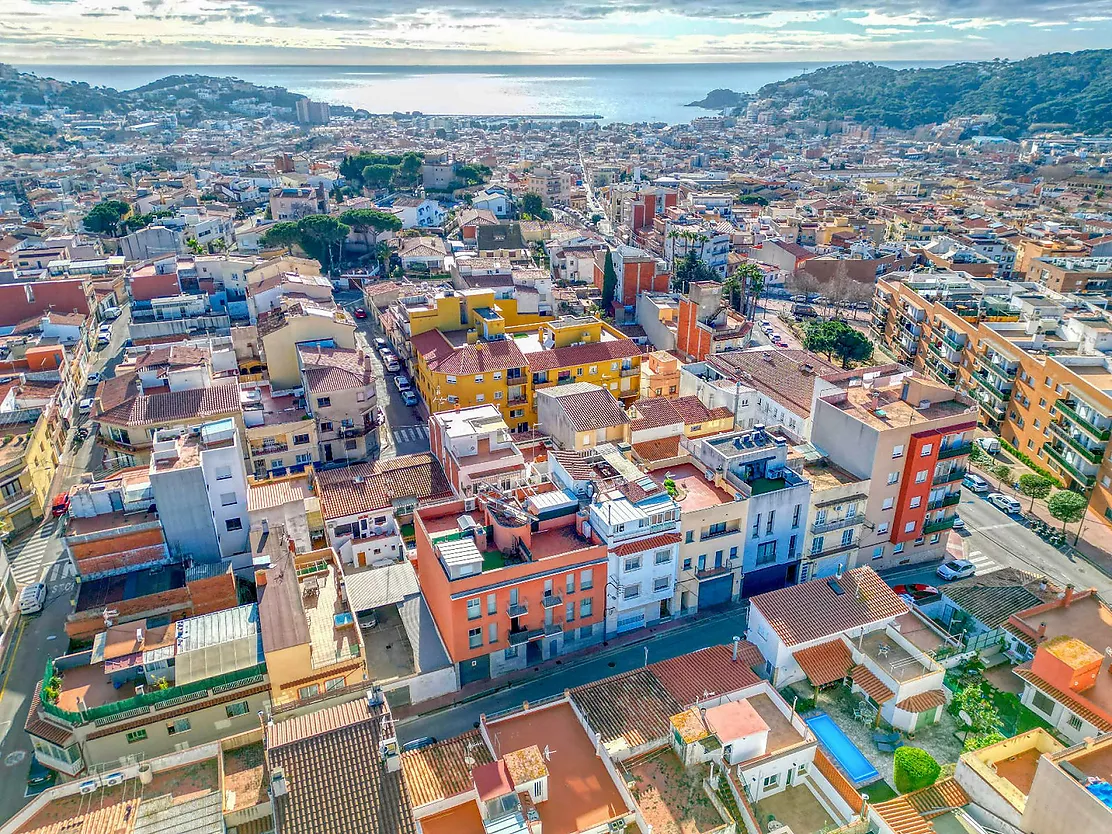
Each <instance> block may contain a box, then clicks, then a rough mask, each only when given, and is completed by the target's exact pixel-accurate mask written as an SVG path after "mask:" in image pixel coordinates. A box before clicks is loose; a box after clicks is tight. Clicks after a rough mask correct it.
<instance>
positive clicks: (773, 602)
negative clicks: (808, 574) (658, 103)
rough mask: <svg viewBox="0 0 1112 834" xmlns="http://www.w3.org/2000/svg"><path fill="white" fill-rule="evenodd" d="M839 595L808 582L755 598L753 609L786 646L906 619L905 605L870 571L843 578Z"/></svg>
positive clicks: (824, 583) (822, 583)
mask: <svg viewBox="0 0 1112 834" xmlns="http://www.w3.org/2000/svg"><path fill="white" fill-rule="evenodd" d="M837 584H838V585H839V586H840V587H841V589H842V590H843V591H844V593H842V594H838V593H837V592H836V591H835V590H834V588H833V586H832V585H831V582H830V581H829V580H827V579H812V580H811V581H809V582H804V583H802V584H800V585H789V586H788V587H786V588H780V589H778V590H775V591H769V592H768V593H764V594H758V595H757V596H755V597H753V598H752V599H751V600H750V601H749V603H750V605H752V606H754V607H756V608H757V609H758V610H759V611H760V612H761V614H762V615H763V616H764V618H765V619H766V620H767V621H768V624H769V625H771V626H772V628H773V629H774V630H775V631H776V633H777V635H779V637H780V639H781V640H782V641H783V642H784V643H785V645H788V646H797V645H799V644H800V643H809V642H811V641H812V640H821V639H822V638H823V637H830V636H833V635H835V634H841V633H842V632H844V631H848V630H849V629H851V628H857V627H859V626H863V625H867V624H869V623H876V622H880V621H882V620H887V619H891V618H894V617H898V616H899V615H900V614H906V613H907V611H908V607H907V605H906V604H905V603H904V601H903V600H901V599H900V598H899V597H898V596H896V593H895V592H894V591H893V590H892V589H891V588H890V587H889V586H888V585H887V584H885V582H884V580H882V579H881V578H880V577H879V576H877V574H876V571H874V570H873V569H872V568H870V567H867V566H865V567H860V568H854V569H853V570H851V571H847V572H846V573H845V574H843V575H842V578H841V579H839V580H837Z"/></svg>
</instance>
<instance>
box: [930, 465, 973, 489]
mask: <svg viewBox="0 0 1112 834" xmlns="http://www.w3.org/2000/svg"><path fill="white" fill-rule="evenodd" d="M964 477H965V468H964V467H957V468H954V469H951V470H950V471H949V472H943V473H941V474H939V475H935V476H934V480H933V481H931V483H932V484H934V485H935V486H938V485H939V484H952V483H953V482H954V481H960V480H961V479H962V478H964Z"/></svg>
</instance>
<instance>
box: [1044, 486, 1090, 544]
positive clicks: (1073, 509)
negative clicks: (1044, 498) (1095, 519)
mask: <svg viewBox="0 0 1112 834" xmlns="http://www.w3.org/2000/svg"><path fill="white" fill-rule="evenodd" d="M1088 506H1089V499H1087V498H1086V497H1085V496H1084V495H1082V494H1081V493H1079V492H1074V491H1073V490H1070V489H1063V490H1059V491H1058V492H1056V493H1055V494H1054V496H1053V497H1052V498H1051V499H1050V500H1049V501H1048V502H1047V504H1046V508H1047V509H1048V510H1050V514H1051V515H1052V516H1054V517H1055V518H1056V519H1058V520H1059V521H1060V522H1062V532H1063V533H1065V532H1066V525H1067V524H1073V523H1074V522H1075V521H1081V519H1083V518H1085V510H1086V508H1087V507H1088ZM1077 535H1078V537H1080V536H1081V527H1080V526H1078V528H1077ZM1076 543H1077V539H1076V538H1075V539H1074V544H1076Z"/></svg>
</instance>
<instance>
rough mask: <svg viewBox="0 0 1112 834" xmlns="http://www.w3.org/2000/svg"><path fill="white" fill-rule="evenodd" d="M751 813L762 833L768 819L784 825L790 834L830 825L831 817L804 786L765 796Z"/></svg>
mask: <svg viewBox="0 0 1112 834" xmlns="http://www.w3.org/2000/svg"><path fill="white" fill-rule="evenodd" d="M753 811H754V813H756V815H757V822H758V824H759V825H760V826H761V830H762V831H765V830H767V829H768V822H769V820H770V819H775V820H777V821H778V822H782V823H784V825H786V826H788V827H789V828H790V829H791V830H792V831H793V832H794V834H812V832H815V831H821V830H822V829H823V828H825V827H826V826H828V825H833V824H834V820H833V818H832V817H831V816H830V815H829V814H828V813H826V809H825V808H824V807H823V806H822V803H820V802H819V801H818V799H816V798H815V795H814V794H813V793H811V789H810V788H808V787H807V786H806V785H792V786H791V787H790V788H787V789H786V790H783V791H780V793H775V794H772V796H766V797H765V798H764V799H762V800H761V801H760V802H758V803H756V805H754V806H753Z"/></svg>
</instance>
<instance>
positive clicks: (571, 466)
mask: <svg viewBox="0 0 1112 834" xmlns="http://www.w3.org/2000/svg"><path fill="white" fill-rule="evenodd" d="M548 454H549V458H550V459H552V460H556V461H558V462H559V464H560V465H561V466H562V467H564V471H565V472H567V473H568V475H569V476H570V477H571V478H572V479H574V480H576V481H589V480H591V479H592V478H594V477H595V474H596V473H595V470H594V469H593V468H592V466H591V463H590V461H591V460H592V455H593V454H594V453H593V452H590V451H588V452H576V451H572V450H567V451H565V450H563V449H553V450H552V451H550V452H549V453H548Z"/></svg>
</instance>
